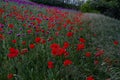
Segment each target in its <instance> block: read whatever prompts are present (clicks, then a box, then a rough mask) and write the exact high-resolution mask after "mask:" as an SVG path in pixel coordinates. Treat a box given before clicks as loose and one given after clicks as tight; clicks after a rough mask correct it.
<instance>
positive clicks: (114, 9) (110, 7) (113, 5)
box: [89, 0, 120, 19]
mask: <svg viewBox="0 0 120 80" xmlns="http://www.w3.org/2000/svg"><path fill="white" fill-rule="evenodd" d="M89 5H90V6H91V7H93V8H94V9H95V10H98V11H100V12H101V13H102V14H105V15H107V16H110V17H113V18H116V19H120V14H119V13H120V0H93V1H90V3H89Z"/></svg>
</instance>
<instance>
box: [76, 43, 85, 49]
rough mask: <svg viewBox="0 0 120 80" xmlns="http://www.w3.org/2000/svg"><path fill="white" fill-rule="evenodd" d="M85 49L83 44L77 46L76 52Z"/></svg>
mask: <svg viewBox="0 0 120 80" xmlns="http://www.w3.org/2000/svg"><path fill="white" fill-rule="evenodd" d="M84 48H85V44H83V43H82V44H78V45H77V50H78V51H79V50H83V49H84Z"/></svg>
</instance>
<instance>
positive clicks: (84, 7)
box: [31, 0, 120, 20]
mask: <svg viewBox="0 0 120 80" xmlns="http://www.w3.org/2000/svg"><path fill="white" fill-rule="evenodd" d="M31 1H34V2H37V3H42V4H45V5H50V6H58V7H62V8H68V9H75V10H79V11H81V12H86V13H101V14H104V15H107V16H110V17H113V18H116V19H119V20H120V0H31Z"/></svg>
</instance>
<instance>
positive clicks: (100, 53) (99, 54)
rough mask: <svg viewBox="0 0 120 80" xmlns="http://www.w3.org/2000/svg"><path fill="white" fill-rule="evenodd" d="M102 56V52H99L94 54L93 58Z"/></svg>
mask: <svg viewBox="0 0 120 80" xmlns="http://www.w3.org/2000/svg"><path fill="white" fill-rule="evenodd" d="M103 54H104V50H99V51H98V52H97V53H96V54H95V57H99V56H101V55H103Z"/></svg>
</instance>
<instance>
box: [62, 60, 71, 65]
mask: <svg viewBox="0 0 120 80" xmlns="http://www.w3.org/2000/svg"><path fill="white" fill-rule="evenodd" d="M63 64H64V66H68V65H71V64H72V61H71V60H69V59H67V60H65V61H64V63H63Z"/></svg>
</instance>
